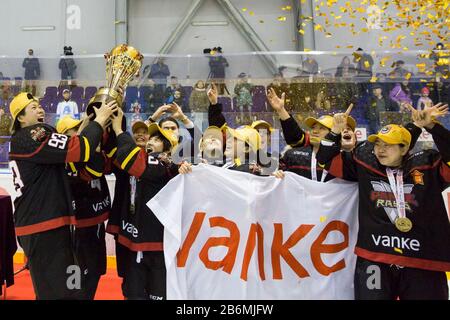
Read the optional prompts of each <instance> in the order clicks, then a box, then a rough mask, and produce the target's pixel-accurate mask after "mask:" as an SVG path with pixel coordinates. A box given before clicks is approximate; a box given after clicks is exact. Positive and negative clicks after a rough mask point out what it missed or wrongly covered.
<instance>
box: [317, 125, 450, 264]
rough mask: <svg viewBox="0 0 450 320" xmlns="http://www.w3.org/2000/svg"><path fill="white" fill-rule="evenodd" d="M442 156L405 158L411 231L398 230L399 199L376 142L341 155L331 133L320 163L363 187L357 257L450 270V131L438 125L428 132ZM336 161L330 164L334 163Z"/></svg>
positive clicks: (424, 153)
mask: <svg viewBox="0 0 450 320" xmlns="http://www.w3.org/2000/svg"><path fill="white" fill-rule="evenodd" d="M429 132H430V133H431V134H432V136H433V139H434V142H435V143H436V145H437V147H438V149H439V152H437V151H435V150H424V151H420V152H417V153H414V154H412V155H409V156H407V157H406V158H405V160H404V162H403V164H402V166H401V169H402V170H403V181H404V185H403V189H404V193H405V205H406V217H407V218H408V219H410V220H411V222H412V229H411V230H410V231H408V232H401V231H399V230H398V229H397V228H396V227H395V225H394V222H395V219H396V218H397V216H398V211H397V206H396V199H395V196H394V193H393V192H392V189H391V186H390V184H389V179H388V177H387V174H386V167H384V166H383V165H381V164H380V163H379V162H378V160H377V158H376V157H375V154H374V151H373V148H374V144H373V143H371V142H368V141H366V142H363V143H361V144H360V145H359V146H358V147H357V148H356V149H355V150H354V151H353V152H351V153H350V152H340V150H339V149H340V147H339V141H340V137H339V136H336V135H332V134H329V135H328V136H327V138H326V140H325V141H322V145H321V146H320V149H319V152H318V154H317V159H318V161H319V162H321V163H326V162H327V164H326V168H327V169H328V170H329V171H330V173H332V174H333V175H335V176H336V177H341V178H344V179H346V180H353V181H358V185H359V213H358V214H359V232H358V241H357V245H356V248H355V253H356V254H357V255H358V256H360V257H362V258H365V259H367V260H371V261H376V262H382V263H387V264H396V265H400V266H406V267H412V268H419V269H427V270H435V271H450V221H449V218H450V217H449V216H448V215H447V211H446V209H445V205H444V201H443V198H442V194H441V193H442V191H443V190H445V189H446V188H447V187H448V186H449V185H450V131H448V130H447V129H445V128H444V127H442V126H440V125H438V124H436V125H435V126H434V127H433V129H431V130H429ZM330 159H331V160H330Z"/></svg>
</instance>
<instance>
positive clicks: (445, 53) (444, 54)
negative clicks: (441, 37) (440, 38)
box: [430, 42, 450, 78]
mask: <svg viewBox="0 0 450 320" xmlns="http://www.w3.org/2000/svg"><path fill="white" fill-rule="evenodd" d="M430 58H431V59H432V60H434V71H435V72H436V76H438V77H440V76H445V77H447V78H448V77H449V76H450V50H446V49H445V46H444V44H443V43H442V42H439V43H438V44H436V48H435V49H434V50H433V51H432V53H431V55H430Z"/></svg>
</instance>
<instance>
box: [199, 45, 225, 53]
mask: <svg viewBox="0 0 450 320" xmlns="http://www.w3.org/2000/svg"><path fill="white" fill-rule="evenodd" d="M211 51H212V52H213V53H211ZM216 52H218V53H222V48H221V47H214V48H212V49H211V48H206V49H203V54H214V53H216Z"/></svg>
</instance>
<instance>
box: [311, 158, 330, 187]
mask: <svg viewBox="0 0 450 320" xmlns="http://www.w3.org/2000/svg"><path fill="white" fill-rule="evenodd" d="M327 174H328V171H327V170H325V169H323V171H322V177H321V178H320V182H324V181H325V177H326V176H327ZM311 180H313V181H317V160H316V153H315V152H314V151H313V152H312V153H311Z"/></svg>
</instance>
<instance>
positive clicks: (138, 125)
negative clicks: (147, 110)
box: [131, 121, 148, 133]
mask: <svg viewBox="0 0 450 320" xmlns="http://www.w3.org/2000/svg"><path fill="white" fill-rule="evenodd" d="M139 128H144V129H145V130H148V126H147V124H146V123H145V122H144V121H136V122H135V123H133V125H132V126H131V132H133V133H135V132H136V131H137V129H139Z"/></svg>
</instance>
